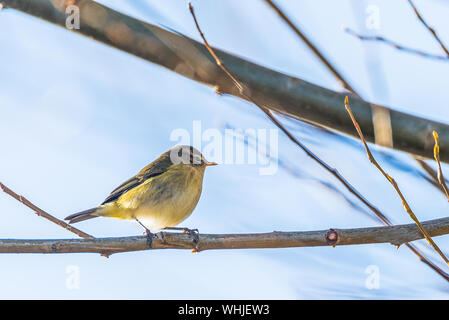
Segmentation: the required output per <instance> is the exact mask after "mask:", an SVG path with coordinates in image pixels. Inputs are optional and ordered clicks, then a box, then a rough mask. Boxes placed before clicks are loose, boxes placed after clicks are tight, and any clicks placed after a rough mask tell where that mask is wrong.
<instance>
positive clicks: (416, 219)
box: [345, 97, 449, 265]
mask: <svg viewBox="0 0 449 320" xmlns="http://www.w3.org/2000/svg"><path fill="white" fill-rule="evenodd" d="M345 108H346V110H347V111H348V113H349V116H350V117H351V120H352V122H353V123H354V127H355V129H356V130H357V133H358V134H359V137H360V140H362V142H363V145H364V146H365V150H366V154H367V156H368V159H369V161H370V162H371V163H372V164H373V165H374V166H375V167H376V168H377V169H378V170H379V171H380V172H381V173H382V175H383V176H384V177H385V178H386V179H387V180H388V181H389V182H390V183H391V185H392V186H393V187H394V189H395V190H396V193H397V194H398V195H399V197H400V198H401V200H402V206H403V207H404V209H405V211H406V212H407V213H408V214H409V216H410V217H411V218H412V220H413V221H415V223H416V225H417V226H418V228H419V230H421V232H422V233H423V235H424V237H425V238H426V240H427V242H429V244H430V245H431V246H432V248H434V249H435V251H436V252H437V253H438V254H439V255H440V256H441V258H443V260H444V261H445V262H446V263H447V264H448V265H449V260H448V259H447V258H446V256H445V255H444V254H443V252H442V251H441V250H440V248H439V247H438V246H437V244H436V243H435V242H434V241H433V239H432V237H431V236H430V234H429V233H428V232H427V231H426V229H424V227H423V226H422V225H421V223H420V222H419V220H418V218H417V217H416V215H415V214H414V212H413V211H412V209H411V208H410V206H409V204H408V202H407V200H405V197H404V195H403V194H402V192H401V190H400V189H399V187H398V184H397V183H396V181H395V180H394V179H393V178H392V177H391V176H390V175H389V174H388V173H386V172H385V171H384V170H383V169H382V167H381V166H380V165H379V163H378V162H377V161H376V159H375V158H374V156H373V154H372V153H371V151H370V149H369V147H368V144H367V143H366V141H365V137H364V136H363V133H362V130H361V129H360V126H359V124H358V123H357V120H356V119H355V117H354V115H353V114H352V111H351V108H350V107H349V102H348V97H346V98H345Z"/></svg>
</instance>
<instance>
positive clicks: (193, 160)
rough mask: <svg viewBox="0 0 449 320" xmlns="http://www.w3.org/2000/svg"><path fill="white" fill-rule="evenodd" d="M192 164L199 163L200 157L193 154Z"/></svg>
mask: <svg viewBox="0 0 449 320" xmlns="http://www.w3.org/2000/svg"><path fill="white" fill-rule="evenodd" d="M192 164H201V157H199V156H197V155H194V156H193V157H192Z"/></svg>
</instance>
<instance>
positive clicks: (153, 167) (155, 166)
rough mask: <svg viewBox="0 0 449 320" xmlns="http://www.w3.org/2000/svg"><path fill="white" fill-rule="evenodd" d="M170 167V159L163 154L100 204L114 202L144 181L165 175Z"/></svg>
mask: <svg viewBox="0 0 449 320" xmlns="http://www.w3.org/2000/svg"><path fill="white" fill-rule="evenodd" d="M171 165H172V162H171V161H170V158H168V157H167V156H166V155H165V154H163V155H162V156H160V157H159V158H158V159H156V160H155V161H154V162H152V163H150V164H149V165H147V166H146V167H145V168H143V169H142V170H141V171H140V172H139V173H138V174H137V175H135V176H134V177H132V178H130V179H128V180H126V181H125V182H123V183H122V184H121V185H119V186H118V187H117V188H115V189H114V190H112V192H111V194H110V195H109V196H108V197H107V198H106V199H105V200H104V201H103V203H102V204H106V203H109V202H112V201H115V200H117V199H118V198H119V197H120V196H121V195H122V194H124V193H126V192H128V191H129V190H131V189H133V188H135V187H137V186H139V185H141V184H142V183H144V182H145V181H146V180H148V179H150V178H152V177H156V176H158V175H161V174H163V173H165V172H166V171H167V169H168V167H170V166H171Z"/></svg>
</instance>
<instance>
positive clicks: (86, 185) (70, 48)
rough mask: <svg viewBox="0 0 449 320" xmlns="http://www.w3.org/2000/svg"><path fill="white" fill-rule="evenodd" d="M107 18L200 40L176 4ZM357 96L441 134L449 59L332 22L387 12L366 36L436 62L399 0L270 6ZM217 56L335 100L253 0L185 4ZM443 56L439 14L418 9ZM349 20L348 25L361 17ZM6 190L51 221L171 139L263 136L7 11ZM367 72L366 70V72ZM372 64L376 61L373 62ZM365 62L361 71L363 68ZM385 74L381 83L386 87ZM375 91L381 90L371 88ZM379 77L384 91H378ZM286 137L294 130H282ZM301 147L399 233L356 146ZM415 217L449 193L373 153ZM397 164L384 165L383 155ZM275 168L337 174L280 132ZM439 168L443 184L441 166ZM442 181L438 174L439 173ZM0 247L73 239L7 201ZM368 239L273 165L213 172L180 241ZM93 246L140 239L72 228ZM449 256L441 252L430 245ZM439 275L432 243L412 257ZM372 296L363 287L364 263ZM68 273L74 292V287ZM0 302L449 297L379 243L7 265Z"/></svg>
mask: <svg viewBox="0 0 449 320" xmlns="http://www.w3.org/2000/svg"><path fill="white" fill-rule="evenodd" d="M101 3H103V4H105V5H108V6H110V7H112V8H114V9H116V10H119V11H121V12H123V13H126V14H129V15H131V16H134V17H137V18H139V19H142V20H144V21H147V22H150V23H153V24H157V25H162V26H168V27H170V28H173V29H175V30H177V31H179V32H181V33H184V34H186V35H188V36H191V37H193V38H195V39H199V37H198V34H197V33H196V30H195V27H194V24H193V22H192V18H191V16H190V14H189V12H188V9H187V4H186V1H179V0H178V1H175V0H166V1H150V0H146V1H143V0H135V1H119V0H104V1H101ZM277 3H279V4H280V5H281V6H282V7H283V8H284V9H286V10H288V13H289V15H290V16H291V17H294V20H295V22H296V23H298V25H299V26H301V27H302V28H303V30H304V31H305V32H306V33H307V34H308V35H309V36H310V37H311V38H312V39H313V40H314V42H315V43H316V44H317V45H318V46H319V47H320V48H322V49H323V50H324V51H325V52H326V54H327V56H328V57H329V58H330V59H331V60H332V61H333V62H334V63H335V64H336V65H337V66H338V69H339V70H341V71H342V72H343V73H344V74H345V76H346V77H347V78H348V79H349V80H350V82H351V84H352V85H353V86H354V87H355V88H356V89H357V90H359V91H360V92H361V93H362V95H363V97H364V98H365V99H369V100H370V101H373V102H377V103H380V104H384V105H389V106H393V107H394V108H396V109H399V110H404V111H407V112H409V113H413V114H419V115H424V116H426V117H428V118H431V119H436V120H439V121H442V122H446V123H449V113H448V112H447V111H446V110H447V105H448V102H449V95H448V93H447V75H449V62H438V61H432V60H426V59H423V58H421V57H417V56H413V55H410V54H407V53H403V52H399V51H397V50H394V49H392V48H390V47H387V46H385V45H383V44H363V43H361V42H360V41H359V40H357V39H355V38H353V37H351V36H349V35H347V34H345V33H344V32H343V31H342V29H341V25H343V24H344V25H347V26H349V27H351V28H352V29H355V30H359V31H363V30H362V29H361V27H363V25H364V21H365V19H366V12H365V10H366V8H367V7H368V6H370V5H374V6H376V7H377V8H378V9H379V13H380V29H379V30H375V33H377V34H379V35H383V36H386V37H388V38H390V39H394V40H397V41H398V42H400V43H402V44H404V45H408V46H412V47H415V48H421V49H423V50H426V51H429V52H433V53H440V49H439V47H438V45H437V44H436V43H435V41H434V40H433V39H432V37H431V35H430V34H429V33H428V32H427V30H426V29H424V28H423V26H422V25H421V24H420V22H419V21H418V20H417V19H416V17H415V16H414V14H413V12H412V10H411V9H410V7H409V6H408V4H407V1H405V0H396V1H386V0H378V1H362V2H361V3H360V1H358V0H353V1H335V0H321V1H317V0H314V1H312V0H307V1H288V0H284V1H280V0H278V1H277ZM193 5H194V6H195V9H196V13H197V16H198V19H199V21H200V24H201V26H202V28H203V31H205V33H206V36H207V37H208V40H209V42H210V43H211V44H213V45H214V46H216V47H219V48H221V49H224V50H226V51H229V52H231V53H234V54H237V55H240V56H242V57H246V58H248V59H250V60H251V61H254V62H257V63H259V64H262V65H264V66H267V67H270V68H273V69H276V70H279V71H282V72H285V73H288V74H292V75H295V76H297V77H299V78H302V79H305V80H308V81H310V82H313V83H315V84H318V85H321V86H324V87H327V88H331V89H334V90H340V88H339V86H338V83H337V82H336V81H335V79H334V78H333V77H332V76H331V75H330V74H329V73H328V72H327V70H325V68H324V67H322V65H321V64H320V63H319V62H318V61H317V60H316V58H315V57H314V56H313V55H312V54H311V53H310V52H309V50H308V49H307V48H306V47H305V46H304V45H303V44H302V43H301V42H300V41H299V40H297V39H296V37H295V36H294V34H293V33H292V32H291V31H290V30H289V29H288V27H287V26H285V25H284V24H283V23H282V22H281V21H280V20H279V18H278V17H277V16H276V15H275V14H274V12H272V11H271V9H269V8H268V7H267V6H266V5H265V4H264V2H263V1H261V0H246V1H238V0H227V1H205V0H195V1H193ZM416 5H417V6H418V8H419V9H420V10H421V11H422V13H423V15H424V17H425V18H426V19H427V20H428V21H429V22H430V23H431V25H432V26H434V27H435V28H436V29H437V30H438V33H439V35H440V36H441V38H442V39H444V40H447V41H448V43H449V24H448V23H449V22H448V21H447V16H448V15H449V3H447V2H445V1H437V0H432V1H416ZM356 17H357V18H356ZM0 39H1V50H0V61H1V62H0V70H1V72H0V105H1V114H0V137H1V138H0V150H1V157H0V181H2V182H3V183H5V184H6V185H7V186H9V187H10V188H12V189H13V190H15V191H16V192H18V193H20V194H22V195H24V196H26V197H27V198H28V199H30V200H31V201H32V202H34V203H36V204H37V205H39V206H40V207H41V208H43V209H44V210H46V211H48V212H50V213H51V214H53V215H55V216H57V217H59V218H64V217H65V216H67V215H68V214H71V213H73V212H76V211H80V210H83V209H86V208H90V207H93V206H96V205H98V204H100V203H101V202H102V201H103V200H104V198H105V197H106V196H107V195H108V194H109V192H110V191H111V190H112V189H114V188H115V187H116V186H117V185H119V184H120V183H121V182H123V181H124V180H126V179H127V178H129V177H130V176H132V175H134V174H135V173H137V172H138V171H139V170H140V169H141V168H143V167H144V166H145V165H146V164H148V163H149V162H151V161H153V160H154V159H155V158H156V157H157V156H158V155H159V154H161V153H162V152H164V151H166V150H167V149H169V148H170V147H172V146H173V145H174V144H175V142H173V141H170V139H169V138H170V134H171V133H172V132H173V130H175V129H178V128H182V129H186V130H188V131H191V130H192V125H193V121H194V120H199V121H201V123H202V127H203V129H208V128H218V129H220V130H221V131H223V127H224V124H225V123H228V124H229V125H230V126H233V127H237V128H241V129H243V130H244V129H248V128H253V129H271V128H273V126H272V125H271V123H270V122H269V121H268V120H266V119H265V118H264V117H263V115H262V114H261V113H260V112H259V111H258V110H257V108H256V107H255V106H252V105H251V104H249V103H247V102H243V101H241V100H239V99H237V98H233V97H220V96H218V95H217V94H216V93H215V92H214V91H213V90H212V89H211V88H209V87H206V86H203V85H201V84H198V83H195V82H193V81H190V80H187V79H185V78H183V77H181V76H179V75H177V74H174V73H172V72H171V71H168V70H165V69H163V68H161V67H159V66H157V65H153V64H151V63H148V62H146V61H144V60H141V59H138V58H135V57H134V56H130V55H128V54H126V53H123V52H120V51H117V50H114V49H111V48H109V47H106V46H104V45H102V44H100V43H97V42H94V41H92V40H90V39H88V38H85V37H82V36H79V35H76V34H74V33H71V32H68V31H67V30H64V29H63V28H59V27H56V26H54V25H51V24H49V23H46V22H44V21H40V20H38V19H36V18H33V17H31V16H28V15H25V14H22V13H19V12H16V11H12V10H2V11H0ZM373 52H374V53H375V55H374V57H375V58H376V59H378V61H377V62H376V63H380V65H379V64H378V65H377V66H375V68H374V69H373V68H371V69H368V70H367V68H366V59H372V57H373ZM370 61H371V60H370ZM371 63H372V62H371ZM379 70H383V76H384V79H382V72H379ZM370 77H377V78H376V79H380V80H378V81H375V84H374V85H372V84H371V82H370ZM379 77H380V78H379ZM288 123H289V124H291V122H288ZM294 126H296V128H297V130H295V134H296V135H297V137H298V138H300V139H301V140H302V141H303V142H304V143H306V144H307V145H308V146H309V147H310V148H311V149H312V151H313V152H315V153H316V154H317V155H319V156H320V157H322V158H323V159H324V160H325V161H327V162H328V163H329V164H330V165H331V166H333V167H336V168H337V169H338V170H339V171H340V173H341V174H342V175H343V176H344V177H345V178H346V179H348V180H349V181H350V182H351V183H352V184H353V185H354V186H355V187H356V188H357V189H358V190H359V191H360V192H361V193H362V194H363V195H365V196H366V198H368V199H369V200H370V201H371V202H372V203H374V204H375V205H376V206H378V207H379V208H380V209H381V210H383V211H384V212H385V213H386V214H387V215H389V216H390V217H391V218H392V220H393V221H394V222H395V223H410V222H411V219H410V218H409V217H408V216H407V214H406V213H405V212H404V210H403V208H402V206H401V202H400V200H399V199H398V197H397V195H396V194H395V193H394V192H393V190H392V188H391V186H390V185H389V184H388V183H387V182H386V181H385V180H384V178H383V177H382V176H381V175H380V174H379V173H378V172H377V171H376V169H375V168H374V167H373V166H372V165H371V164H370V163H369V162H368V161H367V159H366V157H365V154H364V151H363V149H362V147H361V145H360V144H359V143H356V142H355V140H352V139H337V138H335V137H331V136H326V135H323V134H320V133H318V132H316V131H315V130H313V129H310V128H309V127H307V126H304V125H301V124H299V123H296V124H294ZM373 150H377V151H381V153H379V152H376V153H375V155H376V156H377V157H378V160H380V162H381V163H382V164H383V165H384V166H385V169H386V170H387V171H388V172H389V173H390V174H391V175H392V176H394V177H395V178H396V180H397V181H398V183H399V185H400V187H401V188H402V190H403V192H404V194H405V195H406V197H407V199H408V200H409V202H410V204H411V206H412V208H413V209H414V210H415V212H416V214H417V216H418V217H419V218H420V219H421V220H427V219H433V218H439V217H444V216H446V215H447V212H448V204H447V201H446V200H445V198H444V196H443V195H442V194H441V193H440V192H438V191H436V189H434V187H433V186H431V185H429V184H428V183H426V182H425V181H424V180H422V179H421V178H420V177H419V175H418V174H417V172H418V171H420V169H419V168H417V165H416V164H415V162H414V161H413V160H412V159H411V158H410V157H409V156H407V155H406V154H402V153H399V152H394V151H390V150H386V149H381V148H375V147H373ZM389 155H393V156H394V158H391V157H389ZM279 157H280V158H281V159H282V160H283V161H284V162H286V163H288V164H290V165H294V166H295V168H296V169H295V170H297V171H300V172H301V173H302V174H303V176H304V175H307V176H309V177H314V178H315V179H321V180H323V181H326V182H329V183H332V184H333V185H334V186H336V187H338V188H339V189H340V190H342V191H343V192H344V194H345V195H347V196H348V198H349V199H351V200H352V201H354V202H355V203H357V204H358V202H357V200H356V199H354V198H353V197H352V196H351V195H349V194H347V193H346V192H345V191H344V190H343V188H342V186H341V185H340V184H339V183H338V181H336V180H335V179H334V178H333V177H331V176H330V174H328V173H327V172H325V171H324V170H323V169H322V168H321V167H319V166H317V165H316V164H315V163H314V162H312V160H311V159H309V158H308V157H307V156H306V155H305V154H304V153H303V152H302V151H301V150H299V149H297V148H296V147H295V146H294V145H292V143H291V142H290V141H289V140H288V139H287V138H286V137H285V136H284V135H283V134H281V133H280V134H279ZM443 169H444V170H445V171H446V172H449V167H448V166H446V165H445V166H444V167H443ZM448 175H449V173H448ZM0 212H1V217H2V220H1V221H2V223H1V224H0V238H24V239H27V238H30V239H33V238H36V239H41V238H44V239H45V238H73V237H74V235H72V234H71V233H69V232H68V231H66V230H64V229H62V228H60V227H58V226H56V225H54V224H52V223H50V222H48V221H46V220H44V219H42V218H40V217H37V216H36V215H34V214H33V212H32V211H30V210H29V209H28V208H26V207H24V206H22V205H21V204H20V203H18V202H17V201H15V200H13V199H12V198H10V197H8V196H7V195H5V194H0ZM375 225H378V224H377V223H376V222H375V221H373V220H372V219H370V218H369V217H367V216H365V215H363V214H361V213H360V212H358V211H356V210H354V209H353V208H352V207H351V206H349V205H348V203H347V202H346V201H345V200H344V198H343V197H341V196H340V195H338V194H336V193H335V192H331V191H329V190H328V189H326V188H323V186H322V185H321V184H319V183H317V182H316V180H313V179H303V178H298V177H295V176H294V175H292V174H291V173H289V172H287V171H286V170H283V169H282V168H280V169H279V170H278V172H277V173H276V174H275V175H271V176H261V175H259V166H258V165H225V164H223V165H220V166H217V167H212V168H209V169H208V170H207V172H206V175H205V179H204V188H203V194H202V197H201V199H200V202H199V204H198V206H197V208H196V209H195V211H194V213H193V215H192V216H191V217H190V218H188V219H187V220H186V221H185V222H184V223H183V226H186V227H191V228H198V229H199V230H200V232H203V233H244V232H270V231H273V230H283V231H289V230H316V229H327V228H331V227H334V228H351V227H365V226H375ZM76 226H77V227H79V228H81V229H82V230H83V231H86V232H88V233H90V234H93V235H95V236H96V237H102V236H125V235H136V234H142V229H141V228H140V227H138V226H137V225H136V224H135V223H132V222H125V221H120V220H115V219H106V218H99V219H94V220H89V221H86V222H83V223H80V224H77V225H76ZM436 242H437V243H438V245H439V246H440V247H441V248H442V250H443V251H444V252H446V253H449V252H448V250H447V249H448V248H449V237H439V238H436ZM418 244H419V246H420V248H422V249H423V250H424V251H425V252H426V253H428V255H429V257H431V258H432V260H433V261H435V262H436V263H438V265H440V266H441V267H442V268H443V269H444V270H446V271H448V270H447V266H445V265H443V264H442V263H441V259H440V258H439V257H438V256H436V255H435V254H434V253H433V252H432V250H431V249H429V247H428V245H427V244H426V243H425V242H423V241H419V242H418ZM372 265H374V266H376V268H378V270H379V272H380V288H378V289H369V288H367V286H366V280H367V277H368V276H369V274H368V273H367V272H366V271H367V268H369V266H372ZM74 269H75V270H78V271H79V288H74V289H73V288H72V289H70V286H67V283H69V284H70V279H71V278H70V275H71V274H73V273H72V272H73V271H72V270H74ZM0 270H1V272H0V287H1V288H2V290H0V298H3V299H5V298H43V299H45V298H56V299H82V298H86V299H103V298H104V299H196V298H203V299H215V298H217V299H220V298H222V299H252V298H254V299H259V298H260V299H262V298H264V299H324V298H330V299H349V298H373V299H385V298H399V299H409V298H412V299H413V298H425V299H431V298H446V299H447V298H449V290H448V288H449V286H448V283H447V282H446V281H444V280H443V279H442V278H441V277H440V276H438V275H437V274H436V273H435V272H434V271H432V270H431V269H430V268H428V267H427V266H426V265H424V264H423V263H421V262H420V261H419V260H418V259H417V257H416V256H414V255H413V254H412V253H411V252H410V251H409V250H408V249H406V248H405V247H401V248H400V249H399V250H396V248H395V247H393V246H392V245H388V244H378V245H360V246H348V247H337V248H330V247H323V248H292V249H259V250H223V251H206V252H201V253H199V254H192V253H191V252H190V251H188V250H185V251H181V250H155V251H143V252H133V253H124V254H117V255H113V256H111V258H109V259H105V258H103V257H101V256H100V255H98V254H59V255H40V254H2V255H0Z"/></svg>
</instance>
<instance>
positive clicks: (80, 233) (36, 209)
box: [0, 182, 94, 239]
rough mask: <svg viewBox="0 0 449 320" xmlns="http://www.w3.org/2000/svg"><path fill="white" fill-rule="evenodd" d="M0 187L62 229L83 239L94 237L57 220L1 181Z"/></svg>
mask: <svg viewBox="0 0 449 320" xmlns="http://www.w3.org/2000/svg"><path fill="white" fill-rule="evenodd" d="M0 188H1V189H2V190H3V192H5V193H6V194H8V195H10V196H11V197H13V198H14V199H16V200H17V201H19V202H21V203H22V204H24V205H25V206H27V207H28V208H30V209H31V210H33V211H34V212H35V213H36V214H37V215H38V216H40V217H43V218H45V219H47V220H50V221H51V222H53V223H55V224H57V225H58V226H60V227H63V228H64V229H67V230H69V231H70V232H73V233H74V234H76V235H78V236H80V237H81V238H85V239H93V238H94V237H93V236H91V235H90V234H87V233H85V232H83V231H81V230H79V229H77V228H75V227H72V226H71V225H70V224H67V223H65V222H64V221H62V220H59V219H58V218H55V217H53V216H52V215H51V214H49V213H47V212H45V211H44V210H42V209H41V208H39V207H37V206H36V205H34V204H32V203H31V202H30V201H29V200H28V199H26V198H25V197H23V196H21V195H18V194H17V193H15V192H14V191H12V190H11V189H9V188H8V187H7V186H5V185H4V184H3V183H1V182H0Z"/></svg>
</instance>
